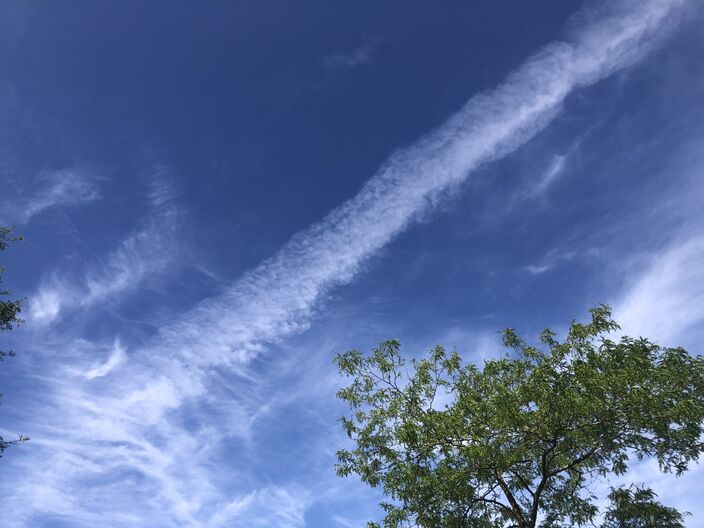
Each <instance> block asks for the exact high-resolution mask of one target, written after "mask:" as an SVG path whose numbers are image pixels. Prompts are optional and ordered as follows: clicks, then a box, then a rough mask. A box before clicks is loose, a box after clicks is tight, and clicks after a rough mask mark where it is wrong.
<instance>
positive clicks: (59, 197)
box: [0, 168, 100, 224]
mask: <svg viewBox="0 0 704 528" xmlns="http://www.w3.org/2000/svg"><path fill="white" fill-rule="evenodd" d="M35 187H36V191H35V192H34V193H33V194H32V195H31V196H27V197H25V198H19V199H18V200H16V201H14V202H12V203H8V202H4V203H2V205H0V212H2V214H3V216H7V217H8V219H7V221H8V223H19V224H26V223H27V222H29V221H30V220H31V219H32V218H33V217H34V216H36V215H38V214H40V213H42V212H43V211H45V210H47V209H50V208H52V207H56V206H69V205H81V204H84V203H89V202H92V201H94V200H97V199H98V198H100V193H99V191H98V187H97V185H96V178H95V176H93V175H91V174H89V173H88V172H87V171H85V170H83V169H78V168H73V169H63V170H57V171H44V172H42V173H41V174H40V175H39V176H38V177H37V179H36V182H35Z"/></svg>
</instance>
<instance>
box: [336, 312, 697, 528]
mask: <svg viewBox="0 0 704 528" xmlns="http://www.w3.org/2000/svg"><path fill="white" fill-rule="evenodd" d="M590 312H591V321H590V322H589V323H587V324H580V323H577V322H573V323H572V324H571V326H570V328H569V331H568V333H567V336H566V338H565V340H564V341H559V340H558V339H557V337H556V334H555V333H553V332H551V331H550V330H545V331H543V332H542V333H541V335H540V342H541V343H542V344H541V346H540V347H534V346H529V345H528V344H526V343H525V342H524V341H523V340H522V339H521V338H520V337H519V336H518V335H517V334H516V332H515V331H514V330H512V329H508V330H505V331H504V332H503V340H504V344H505V346H506V347H508V349H509V351H508V352H507V353H506V355H505V357H503V358H501V359H492V360H489V361H485V362H484V365H483V367H479V366H477V365H474V364H465V363H463V361H462V360H461V358H460V356H459V355H458V354H457V353H456V352H452V353H447V352H446V350H445V349H444V348H443V347H441V346H437V347H435V348H434V349H433V350H432V351H431V352H430V355H429V357H427V358H424V359H420V360H415V359H414V360H413V361H412V362H410V363H407V362H406V361H405V360H404V359H403V357H402V356H401V355H400V344H399V342H398V341H397V340H394V339H392V340H389V341H386V342H384V343H382V344H381V345H380V346H379V348H377V349H375V350H374V351H373V352H372V354H371V355H364V354H362V353H360V352H358V351H356V350H352V351H350V352H347V353H344V354H340V355H338V356H337V358H336V363H337V365H338V367H339V369H340V372H341V374H342V375H344V376H347V377H349V378H351V383H350V385H348V386H347V387H345V388H343V389H341V390H340V391H339V393H338V396H339V397H340V398H341V399H343V400H344V401H346V402H347V403H348V405H349V406H350V409H351V415H349V416H346V417H343V418H342V425H343V427H344V429H345V430H346V432H347V434H348V435H349V437H350V438H351V439H352V441H353V448H351V449H343V450H341V451H339V452H338V465H337V472H338V474H339V475H340V476H347V475H349V474H352V473H355V474H357V475H359V477H360V478H361V479H362V481H363V482H365V483H367V484H369V485H371V486H373V487H376V486H381V488H382V490H383V492H384V494H385V496H386V497H388V499H387V501H385V502H383V503H382V504H381V506H382V508H383V510H384V511H385V518H384V520H383V526H385V527H388V528H391V527H401V526H418V527H427V528H429V527H432V528H465V527H466V528H470V527H471V528H508V527H515V528H533V527H536V526H540V527H543V528H548V527H550V528H554V527H563V526H581V525H585V524H587V523H590V522H595V521H596V520H598V519H599V510H598V508H597V506H596V503H597V498H596V497H595V496H594V495H593V492H592V491H591V489H592V484H593V482H594V479H595V478H597V477H601V478H607V477H608V476H609V475H623V474H624V473H625V472H626V470H627V469H628V465H629V461H631V460H633V459H634V458H635V459H644V458H648V457H654V458H655V459H657V462H658V463H659V466H660V469H661V470H662V471H664V472H674V473H675V474H677V475H680V474H681V473H683V472H684V471H686V470H687V469H688V467H689V465H690V463H691V462H692V461H696V460H697V459H698V457H699V455H700V453H701V452H702V450H703V449H704V445H703V444H702V442H701V435H702V421H703V420H704V358H702V357H701V356H697V357H692V356H690V355H689V354H688V353H687V352H686V351H685V350H684V349H682V348H663V347H660V346H658V345H656V344H654V343H651V342H650V341H648V340H647V339H642V338H638V339H633V338H630V337H622V338H621V339H620V340H618V341H612V340H610V339H609V338H608V336H609V334H610V333H611V332H612V331H613V330H616V329H617V328H618V325H617V324H616V323H615V322H614V321H613V320H612V318H611V312H610V309H609V308H608V307H607V306H603V305H602V306H599V307H596V308H592V309H591V310H590ZM610 499H611V501H612V505H611V508H610V509H609V510H608V511H607V512H606V514H605V517H604V522H605V523H606V524H605V525H604V526H605V527H608V528H614V527H623V528H626V527H652V528H655V527H656V526H658V527H660V526H672V527H674V526H681V524H678V523H679V520H680V519H681V516H679V514H678V513H677V512H676V511H675V510H672V509H667V508H665V507H663V506H662V505H660V504H659V503H657V502H654V500H653V499H654V494H652V492H651V491H650V490H644V489H640V488H637V489H636V491H631V490H629V489H625V490H623V489H621V490H615V491H613V492H612V494H611V496H610ZM634 499H635V500H634ZM656 510H658V515H659V517H657V516H656V518H658V519H663V518H668V519H669V521H671V522H670V524H658V523H655V524H652V523H650V524H648V522H649V521H647V519H649V518H650V517H652V515H650V514H649V513H648V511H650V513H653V512H655V511H656ZM638 515H640V517H638ZM649 515H650V517H649ZM624 519H626V521H624ZM638 519H640V520H641V521H642V522H641V523H640V524H638V522H639V521H638ZM643 519H646V520H645V521H643ZM369 526H371V527H374V526H380V525H379V524H376V523H370V524H369Z"/></svg>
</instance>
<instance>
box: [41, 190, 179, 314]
mask: <svg viewBox="0 0 704 528" xmlns="http://www.w3.org/2000/svg"><path fill="white" fill-rule="evenodd" d="M149 198H150V202H151V205H152V215H151V217H150V218H149V220H148V221H147V224H146V226H145V227H144V228H143V229H141V230H139V231H137V232H135V233H133V234H131V235H130V236H128V237H127V238H125V239H124V240H122V241H121V242H120V244H119V245H118V246H117V247H116V248H115V249H114V250H113V251H112V252H111V253H110V254H108V255H107V256H106V257H105V258H104V259H102V261H100V262H95V263H92V264H91V265H90V266H88V267H87V268H85V269H83V270H82V272H81V274H80V276H79V277H75V276H66V275H64V274H61V273H59V272H53V273H51V274H50V275H49V276H48V277H46V278H44V279H43V281H42V283H41V285H40V286H39V288H38V289H37V291H36V292H35V294H34V295H32V296H31V297H30V305H29V318H30V320H31V321H32V322H34V323H38V324H41V325H46V324H49V323H52V322H55V321H57V320H59V319H60V318H61V316H62V315H63V314H64V313H66V312H70V311H74V310H78V309H86V308H90V307H93V306H95V305H96V304H98V303H104V302H106V301H108V300H109V299H114V298H116V297H117V296H118V295H120V294H123V293H126V292H129V291H134V290H135V289H136V288H137V287H138V286H139V285H140V283H141V282H142V281H144V280H145V279H146V278H147V277H149V276H150V275H153V274H154V273H157V272H160V271H163V270H164V268H165V267H166V266H167V265H168V264H169V263H170V262H172V261H173V259H174V257H175V256H176V253H177V245H176V241H175V235H176V231H177V229H178V227H179V225H180V223H181V220H180V214H179V211H178V210H177V209H176V208H175V207H174V206H173V203H172V202H171V195H170V191H169V188H168V186H164V185H163V184H162V185H157V186H155V187H154V190H153V192H152V193H151V194H150V197H149Z"/></svg>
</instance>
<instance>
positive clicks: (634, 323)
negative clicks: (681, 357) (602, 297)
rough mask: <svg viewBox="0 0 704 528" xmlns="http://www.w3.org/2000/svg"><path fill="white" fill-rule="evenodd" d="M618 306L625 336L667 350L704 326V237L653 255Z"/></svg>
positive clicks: (636, 275) (689, 240)
mask: <svg viewBox="0 0 704 528" xmlns="http://www.w3.org/2000/svg"><path fill="white" fill-rule="evenodd" d="M648 260H649V262H648V263H647V265H646V266H645V267H644V269H642V270H641V271H640V272H639V273H636V274H635V277H634V278H633V279H632V280H630V281H629V285H628V287H627V288H626V289H625V291H624V293H623V294H622V296H621V297H620V298H619V299H618V300H617V301H616V302H615V303H614V313H615V319H616V320H617V321H618V322H619V324H620V325H621V327H622V331H623V333H624V334H627V335H634V336H637V335H642V336H647V337H649V338H652V339H656V340H658V341H659V342H661V343H662V344H664V345H668V346H676V345H678V344H680V343H679V341H680V340H682V339H686V338H687V337H688V335H689V334H690V333H691V332H692V331H694V330H698V331H699V332H700V335H701V328H702V323H704V265H702V263H704V236H703V235H701V234H695V235H692V236H691V238H687V239H685V240H684V241H678V242H675V243H673V244H672V245H671V246H670V247H667V248H664V249H663V250H662V251H661V252H657V253H655V254H653V255H652V256H651V257H650V258H649V259H648Z"/></svg>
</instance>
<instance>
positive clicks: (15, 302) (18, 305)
mask: <svg viewBox="0 0 704 528" xmlns="http://www.w3.org/2000/svg"><path fill="white" fill-rule="evenodd" d="M21 239H22V237H13V236H12V229H9V228H7V227H2V226H0V251H5V250H6V249H7V248H8V246H9V245H10V243H11V242H15V241H17V240H21ZM3 273H5V268H4V267H3V266H0V283H2V277H3ZM8 295H10V292H9V291H7V290H5V289H0V331H6V330H12V329H13V328H14V327H15V326H16V325H18V324H20V323H21V322H22V320H21V319H20V317H19V314H20V312H21V311H22V300H21V299H4V297H7V296H8ZM9 356H14V352H13V351H12V350H8V351H5V350H0V361H3V360H4V359H5V358H6V357H9ZM0 397H2V394H0ZM25 440H28V438H27V437H26V436H23V435H19V437H18V438H17V439H16V440H5V439H4V438H3V437H2V436H0V456H2V454H3V452H4V451H5V449H7V448H8V447H10V446H11V445H13V444H16V443H18V442H24V441H25Z"/></svg>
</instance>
